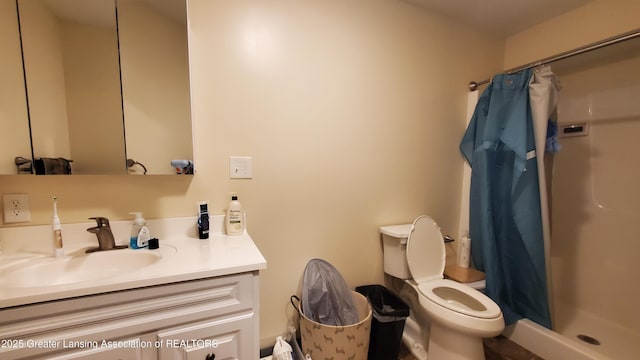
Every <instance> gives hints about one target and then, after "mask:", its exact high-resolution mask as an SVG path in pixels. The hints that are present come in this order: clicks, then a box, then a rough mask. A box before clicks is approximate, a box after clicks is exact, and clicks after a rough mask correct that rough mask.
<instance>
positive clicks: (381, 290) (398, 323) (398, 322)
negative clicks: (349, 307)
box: [356, 285, 409, 360]
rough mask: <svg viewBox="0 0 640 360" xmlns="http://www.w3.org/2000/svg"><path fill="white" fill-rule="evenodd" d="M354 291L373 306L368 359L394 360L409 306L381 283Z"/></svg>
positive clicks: (357, 288) (397, 353)
mask: <svg viewBox="0 0 640 360" xmlns="http://www.w3.org/2000/svg"><path fill="white" fill-rule="evenodd" d="M356 291H357V292H359V293H360V294H362V295H364V296H366V297H367V299H369V302H370V303H371V307H372V308H373V319H372V320H371V335H370V338H369V356H368V359H369V360H396V359H397V358H398V355H399V354H400V346H401V344H402V331H403V330H404V322H405V320H406V319H407V316H409V306H408V305H407V304H406V303H405V302H404V301H402V299H400V298H399V297H398V296H396V295H395V294H393V293H392V292H391V291H389V290H388V289H387V288H385V287H384V286H382V285H365V286H358V287H356Z"/></svg>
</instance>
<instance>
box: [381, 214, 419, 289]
mask: <svg viewBox="0 0 640 360" xmlns="http://www.w3.org/2000/svg"><path fill="white" fill-rule="evenodd" d="M411 226H412V225H411V224H405V225H393V226H383V227H380V234H382V251H383V255H384V257H383V258H384V260H383V261H384V272H385V273H387V274H389V275H391V276H393V277H396V278H398V279H411V272H410V271H409V264H408V263H407V238H408V237H409V233H410V232H411Z"/></svg>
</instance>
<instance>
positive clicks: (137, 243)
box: [129, 212, 151, 249]
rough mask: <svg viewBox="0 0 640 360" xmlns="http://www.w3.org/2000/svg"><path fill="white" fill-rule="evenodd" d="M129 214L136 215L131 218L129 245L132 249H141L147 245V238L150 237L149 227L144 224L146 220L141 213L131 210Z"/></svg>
mask: <svg viewBox="0 0 640 360" xmlns="http://www.w3.org/2000/svg"><path fill="white" fill-rule="evenodd" d="M129 214H131V215H135V216H136V218H135V219H134V220H133V227H132V228H131V238H130V240H129V247H130V248H132V249H142V248H145V247H147V246H149V239H150V238H151V234H150V233H149V229H148V228H147V226H146V225H145V224H146V221H145V220H144V218H143V217H142V213H141V212H132V213H129Z"/></svg>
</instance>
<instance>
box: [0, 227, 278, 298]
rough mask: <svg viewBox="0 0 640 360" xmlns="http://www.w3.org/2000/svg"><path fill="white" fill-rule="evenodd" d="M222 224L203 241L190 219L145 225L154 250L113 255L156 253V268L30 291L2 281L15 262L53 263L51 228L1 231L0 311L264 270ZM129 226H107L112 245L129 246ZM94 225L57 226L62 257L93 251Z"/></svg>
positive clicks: (253, 251)
mask: <svg viewBox="0 0 640 360" xmlns="http://www.w3.org/2000/svg"><path fill="white" fill-rule="evenodd" d="M223 219H224V216H222V215H217V216H213V217H212V218H211V224H212V228H211V233H210V236H209V239H207V240H200V239H198V236H197V231H196V227H195V223H196V218H195V217H185V218H170V219H154V220H147V227H148V228H149V230H150V231H151V236H152V237H157V238H158V239H159V240H160V241H159V243H160V249H159V250H148V249H146V248H145V249H138V250H131V249H126V250H112V251H133V252H150V251H155V252H159V256H160V259H159V260H158V261H156V262H155V263H153V264H151V265H147V266H145V267H142V268H139V269H136V270H134V271H130V272H128V273H122V274H117V275H115V276H111V277H109V278H101V279H97V280H90V281H85V282H77V283H69V284H64V285H51V286H35V287H34V286H31V287H24V286H21V285H20V284H15V283H12V279H11V277H10V276H7V275H6V274H7V273H8V271H7V269H10V268H13V267H15V266H16V264H17V262H21V261H22V262H23V263H24V262H27V261H29V259H40V260H38V261H42V260H41V259H46V261H55V260H56V259H54V258H53V257H52V255H51V254H52V250H53V249H52V248H53V246H52V237H51V227H50V226H48V225H42V226H26V227H7V228H0V244H2V253H1V254H0V309H2V308H7V307H12V306H19V305H26V304H33V303H38V302H44V301H51V300H58V299H65V298H70V297H77V296H85V295H93V294H99V293H105V292H111V291H118V290H127V289H134V288H140V287H146V286H153V285H160V284H168V283H174V282H180V281H188V280H196V279H203V278H210V277H216V276H223V275H230V274H237V273H242V272H252V271H257V270H261V269H265V268H266V265H267V263H266V260H265V258H264V257H263V256H262V254H261V253H260V251H259V250H258V248H257V247H256V245H255V244H254V242H253V240H252V239H251V237H250V236H249V234H247V233H246V232H245V233H244V234H242V235H239V236H227V235H223V234H222V231H221V229H222V222H223ZM131 224H132V221H114V222H111V228H112V231H113V234H114V237H115V239H116V243H117V244H128V240H129V236H130V231H131ZM94 225H95V224H93V223H90V222H87V223H82V224H62V231H63V241H64V248H65V254H66V255H65V256H74V254H75V255H77V254H81V253H84V250H86V249H87V248H89V247H95V246H97V244H98V242H97V240H96V237H95V235H93V234H90V233H88V232H86V229H87V228H88V227H91V226H94ZM90 271H93V269H92V270H90ZM95 271H100V269H95Z"/></svg>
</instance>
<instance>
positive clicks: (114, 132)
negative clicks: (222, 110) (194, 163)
mask: <svg viewBox="0 0 640 360" xmlns="http://www.w3.org/2000/svg"><path fill="white" fill-rule="evenodd" d="M0 17H1V19H0V27H1V28H0V46H1V48H2V49H3V51H2V52H0V53H1V55H0V76H2V79H3V81H2V83H1V84H0V92H1V95H2V96H1V97H0V125H1V126H2V128H3V131H2V134H3V135H1V137H2V138H1V139H0V143H2V145H0V154H1V156H0V158H1V159H0V174H17V173H19V172H20V170H19V168H18V166H16V164H15V158H16V157H17V158H24V159H25V160H24V161H31V162H28V163H25V164H24V165H22V169H23V171H22V173H31V172H32V171H29V166H31V167H33V168H34V169H35V168H36V167H37V165H38V164H40V165H42V164H43V163H45V164H47V163H46V162H44V161H43V160H51V161H56V160H58V159H59V158H63V159H68V160H72V162H71V163H70V165H71V169H72V173H73V174H100V175H102V174H123V175H124V174H145V173H146V174H176V169H175V168H174V167H173V166H172V165H171V161H172V160H189V161H191V160H192V158H193V144H192V133H191V112H190V91H189V61H188V44H187V19H186V0H153V1H148V0H17V1H16V0H0ZM5 79H6V81H5ZM33 172H34V173H35V171H33ZM49 173H54V174H59V173H60V172H57V171H53V170H51V169H49V168H47V169H46V174H49ZM63 173H65V172H63Z"/></svg>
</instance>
